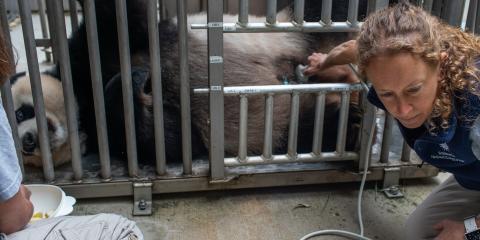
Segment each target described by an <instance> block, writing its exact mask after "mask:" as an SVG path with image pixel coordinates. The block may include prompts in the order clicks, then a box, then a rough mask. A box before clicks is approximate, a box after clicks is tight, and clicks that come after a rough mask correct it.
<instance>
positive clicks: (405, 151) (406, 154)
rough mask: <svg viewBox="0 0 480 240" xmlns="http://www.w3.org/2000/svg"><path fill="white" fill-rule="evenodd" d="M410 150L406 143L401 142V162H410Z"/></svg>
mask: <svg viewBox="0 0 480 240" xmlns="http://www.w3.org/2000/svg"><path fill="white" fill-rule="evenodd" d="M411 151H412V149H411V148H410V146H408V144H407V142H405V141H403V147H402V162H410V152H411Z"/></svg>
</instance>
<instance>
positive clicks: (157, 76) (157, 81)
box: [148, 0, 166, 175]
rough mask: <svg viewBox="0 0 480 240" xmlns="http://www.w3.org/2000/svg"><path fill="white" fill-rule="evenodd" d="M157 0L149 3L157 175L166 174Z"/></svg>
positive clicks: (149, 36)
mask: <svg viewBox="0 0 480 240" xmlns="http://www.w3.org/2000/svg"><path fill="white" fill-rule="evenodd" d="M156 10H157V0H151V1H149V2H148V39H149V46H150V61H151V64H150V68H151V69H150V71H151V72H152V95H153V118H154V120H155V123H154V124H155V151H156V152H155V154H156V155H155V156H156V161H157V174H158V175H164V174H165V173H166V157H165V134H164V130H163V129H164V128H163V125H164V124H163V103H162V99H163V97H162V72H161V67H160V39H159V37H158V36H159V35H158V20H157V11H156Z"/></svg>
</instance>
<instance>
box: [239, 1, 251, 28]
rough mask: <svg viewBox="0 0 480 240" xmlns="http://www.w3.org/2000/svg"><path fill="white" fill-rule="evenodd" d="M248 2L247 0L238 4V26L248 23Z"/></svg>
mask: <svg viewBox="0 0 480 240" xmlns="http://www.w3.org/2000/svg"><path fill="white" fill-rule="evenodd" d="M248 1H249V0H240V1H239V2H238V4H239V5H238V9H239V10H240V11H239V14H238V22H239V23H240V24H247V23H248Z"/></svg>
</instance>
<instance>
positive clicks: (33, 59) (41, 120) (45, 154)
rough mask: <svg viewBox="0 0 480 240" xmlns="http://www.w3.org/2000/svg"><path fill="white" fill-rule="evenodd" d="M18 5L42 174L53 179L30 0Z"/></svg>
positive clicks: (46, 178)
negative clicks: (33, 105)
mask: <svg viewBox="0 0 480 240" xmlns="http://www.w3.org/2000/svg"><path fill="white" fill-rule="evenodd" d="M18 6H19V10H20V18H21V21H22V30H23V38H24V41H25V52H26V55H27V64H28V72H29V74H30V83H31V87H32V95H33V96H32V97H33V102H34V104H35V118H36V121H37V129H38V138H39V143H40V151H41V153H42V154H41V155H42V164H43V174H44V177H45V180H47V181H53V180H54V179H55V173H54V170H53V163H52V153H51V152H50V142H49V141H48V128H47V117H46V116H45V105H44V102H43V93H42V83H41V80H40V69H39V66H38V57H37V51H36V46H35V37H34V32H33V23H32V10H31V7H30V0H19V1H18Z"/></svg>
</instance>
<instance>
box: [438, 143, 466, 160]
mask: <svg viewBox="0 0 480 240" xmlns="http://www.w3.org/2000/svg"><path fill="white" fill-rule="evenodd" d="M439 146H440V148H441V150H440V151H438V152H437V154H436V155H430V158H432V159H444V160H450V161H452V162H459V163H465V161H464V160H462V159H459V158H457V156H455V155H454V154H453V153H451V152H450V148H449V147H448V144H447V143H441V144H439Z"/></svg>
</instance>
